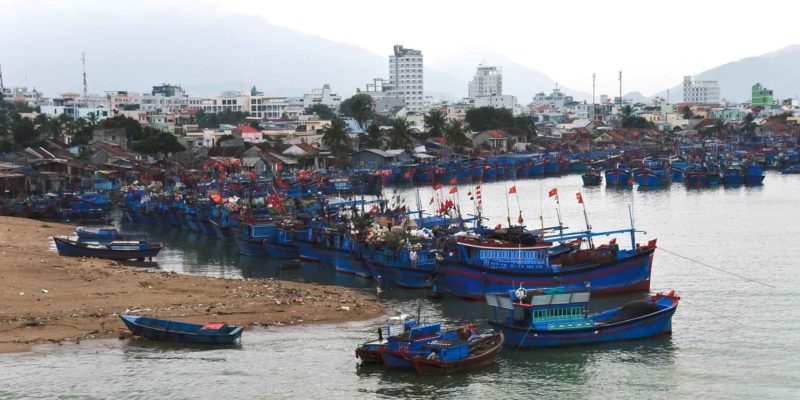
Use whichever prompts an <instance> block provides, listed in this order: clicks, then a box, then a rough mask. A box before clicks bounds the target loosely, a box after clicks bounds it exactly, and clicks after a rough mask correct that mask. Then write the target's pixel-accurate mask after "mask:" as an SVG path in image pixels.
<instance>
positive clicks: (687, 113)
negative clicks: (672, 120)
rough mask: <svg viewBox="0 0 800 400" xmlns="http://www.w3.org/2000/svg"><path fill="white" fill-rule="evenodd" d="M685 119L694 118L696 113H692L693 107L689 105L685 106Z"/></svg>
mask: <svg viewBox="0 0 800 400" xmlns="http://www.w3.org/2000/svg"><path fill="white" fill-rule="evenodd" d="M681 111H683V119H692V118H694V113H692V109H691V108H690V107H689V106H683V109H682V110H681Z"/></svg>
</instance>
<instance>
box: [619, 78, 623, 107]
mask: <svg viewBox="0 0 800 400" xmlns="http://www.w3.org/2000/svg"><path fill="white" fill-rule="evenodd" d="M619 109H620V111H622V71H619Z"/></svg>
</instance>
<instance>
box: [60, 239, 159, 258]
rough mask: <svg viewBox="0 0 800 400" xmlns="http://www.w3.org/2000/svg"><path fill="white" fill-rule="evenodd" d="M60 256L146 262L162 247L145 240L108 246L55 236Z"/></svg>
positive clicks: (120, 242) (114, 243) (117, 241)
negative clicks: (145, 260) (146, 259)
mask: <svg viewBox="0 0 800 400" xmlns="http://www.w3.org/2000/svg"><path fill="white" fill-rule="evenodd" d="M53 241H55V242H56V249H58V255H60V256H67V257H94V258H105V259H109V260H137V259H138V260H144V259H145V258H153V257H155V256H156V255H157V254H158V252H159V251H161V249H162V246H161V244H160V243H155V244H153V243H148V242H147V241H144V240H124V241H122V240H115V241H112V242H110V243H108V244H96V243H83V242H79V241H77V240H71V239H68V238H65V237H60V236H53Z"/></svg>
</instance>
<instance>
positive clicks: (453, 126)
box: [444, 121, 471, 147]
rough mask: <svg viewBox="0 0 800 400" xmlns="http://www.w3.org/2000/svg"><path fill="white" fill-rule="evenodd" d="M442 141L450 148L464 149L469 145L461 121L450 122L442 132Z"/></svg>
mask: <svg viewBox="0 0 800 400" xmlns="http://www.w3.org/2000/svg"><path fill="white" fill-rule="evenodd" d="M444 141H445V143H447V144H448V145H450V146H455V147H465V146H469V145H470V144H471V142H470V140H469V138H468V137H467V134H466V133H464V125H463V124H462V123H461V121H452V122H450V125H448V126H447V128H446V129H445V131H444Z"/></svg>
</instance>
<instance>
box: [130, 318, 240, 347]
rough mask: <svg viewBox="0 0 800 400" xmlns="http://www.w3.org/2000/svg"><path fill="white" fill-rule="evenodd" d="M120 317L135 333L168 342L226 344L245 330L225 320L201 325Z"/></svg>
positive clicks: (233, 340)
mask: <svg viewBox="0 0 800 400" xmlns="http://www.w3.org/2000/svg"><path fill="white" fill-rule="evenodd" d="M119 317H120V319H122V322H123V323H125V326H126V327H127V328H128V330H130V331H131V333H133V334H134V335H136V336H141V337H145V338H148V339H152V340H161V341H166V342H179V343H200V344H215V345H225V344H232V343H233V342H235V341H236V339H239V338H240V337H241V336H242V331H244V327H241V326H229V325H228V324H226V323H224V322H210V323H208V324H205V325H200V324H190V323H186V322H178V321H169V320H165V319H156V318H149V317H140V316H135V315H126V314H120V316H119Z"/></svg>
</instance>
